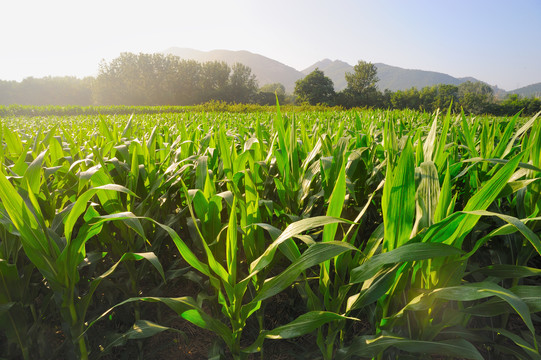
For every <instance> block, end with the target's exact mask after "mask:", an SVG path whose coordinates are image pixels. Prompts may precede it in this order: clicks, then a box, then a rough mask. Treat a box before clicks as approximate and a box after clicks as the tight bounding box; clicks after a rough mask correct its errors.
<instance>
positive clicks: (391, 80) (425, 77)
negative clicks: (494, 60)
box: [302, 59, 479, 91]
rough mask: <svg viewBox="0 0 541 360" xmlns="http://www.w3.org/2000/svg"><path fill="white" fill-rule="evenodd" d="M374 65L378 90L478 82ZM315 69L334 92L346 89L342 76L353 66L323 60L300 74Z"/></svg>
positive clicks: (469, 78) (350, 70)
mask: <svg viewBox="0 0 541 360" xmlns="http://www.w3.org/2000/svg"><path fill="white" fill-rule="evenodd" d="M374 65H375V66H376V68H377V69H378V78H379V81H378V83H377V86H378V88H379V89H380V90H385V89H389V90H392V91H396V90H406V89H409V88H411V87H414V86H415V87H416V88H417V89H422V88H423V87H425V86H432V85H436V84H451V85H459V84H461V83H463V82H466V81H472V82H476V81H479V80H477V79H475V78H472V77H467V78H455V77H452V76H451V75H447V74H443V73H439V72H434V71H425V70H411V69H403V68H399V67H396V66H390V65H386V64H382V63H376V64H374ZM316 68H318V69H319V70H321V71H323V72H324V73H325V76H328V77H329V78H330V79H331V80H332V81H333V83H334V88H335V90H336V91H340V90H343V89H345V88H346V86H347V83H346V79H345V76H344V75H345V74H346V73H347V72H353V66H352V65H349V64H348V63H346V62H343V61H340V60H334V61H332V60H329V59H324V60H321V61H319V62H317V63H315V64H313V65H312V66H310V67H308V68H306V69H304V70H302V73H303V74H305V75H308V74H309V73H311V72H312V71H314V70H315V69H316Z"/></svg>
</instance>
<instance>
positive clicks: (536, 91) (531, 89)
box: [509, 83, 541, 97]
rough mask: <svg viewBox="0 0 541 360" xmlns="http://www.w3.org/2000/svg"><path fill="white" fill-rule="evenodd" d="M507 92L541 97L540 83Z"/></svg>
mask: <svg viewBox="0 0 541 360" xmlns="http://www.w3.org/2000/svg"><path fill="white" fill-rule="evenodd" d="M509 93H510V94H517V95H520V96H526V97H530V96H534V97H541V83H537V84H532V85H528V86H524V87H521V88H519V89H515V90H512V91H509Z"/></svg>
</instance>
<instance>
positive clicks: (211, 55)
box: [162, 47, 304, 93]
mask: <svg viewBox="0 0 541 360" xmlns="http://www.w3.org/2000/svg"><path fill="white" fill-rule="evenodd" d="M162 53H164V54H172V55H176V56H178V57H180V58H181V59H187V60H195V61H198V62H207V61H224V62H226V63H227V64H228V65H230V66H231V65H233V64H234V63H237V62H238V63H241V64H244V65H246V66H248V67H250V68H251V69H252V74H254V75H255V76H256V78H257V80H258V82H259V86H263V85H265V84H270V83H277V82H278V83H281V84H283V85H284V86H285V88H286V91H287V92H288V93H292V92H293V90H294V89H295V81H297V80H298V79H300V78H302V77H304V75H303V74H302V73H301V72H300V71H298V70H296V69H294V68H292V67H291V66H287V65H285V64H282V63H281V62H278V61H276V60H273V59H270V58H268V57H265V56H263V55H259V54H254V53H251V52H249V51H244V50H241V51H231V50H212V51H199V50H194V49H187V48H178V47H172V48H169V49H167V50H165V51H163V52H162Z"/></svg>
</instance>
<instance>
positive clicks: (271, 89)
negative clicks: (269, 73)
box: [259, 83, 286, 95]
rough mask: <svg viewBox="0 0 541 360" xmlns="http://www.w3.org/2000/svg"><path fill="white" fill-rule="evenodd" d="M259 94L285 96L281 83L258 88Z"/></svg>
mask: <svg viewBox="0 0 541 360" xmlns="http://www.w3.org/2000/svg"><path fill="white" fill-rule="evenodd" d="M259 92H262V93H272V94H274V93H276V94H278V95H285V94H286V87H285V86H284V85H283V84H281V83H272V84H265V85H263V86H262V87H260V88H259Z"/></svg>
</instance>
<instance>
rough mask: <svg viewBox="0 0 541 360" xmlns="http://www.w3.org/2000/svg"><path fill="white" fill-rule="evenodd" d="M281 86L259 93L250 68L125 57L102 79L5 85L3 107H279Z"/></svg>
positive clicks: (1, 86) (0, 90) (102, 72)
mask: <svg viewBox="0 0 541 360" xmlns="http://www.w3.org/2000/svg"><path fill="white" fill-rule="evenodd" d="M275 93H277V94H278V96H279V98H280V99H282V100H284V99H285V88H284V86H283V85H281V84H267V85H265V86H263V87H261V88H259V86H258V84H257V80H256V78H255V75H253V74H252V70H251V69H250V68H249V67H247V66H246V65H243V64H240V63H236V64H234V65H232V66H229V65H228V64H227V63H225V62H219V61H211V62H205V63H199V62H197V61H193V60H182V59H180V58H179V57H177V56H173V55H162V54H133V53H122V54H120V56H119V57H117V58H115V59H113V60H112V61H111V62H105V61H102V62H101V63H100V64H99V70H98V75H97V76H96V77H95V78H94V77H89V78H85V79H77V78H75V77H45V78H41V79H36V78H32V77H30V78H26V79H24V80H23V81H21V82H16V81H0V105H10V104H20V105H80V106H89V105H141V106H149V105H173V106H174V105H196V104H202V103H205V102H208V101H211V100H214V101H224V102H228V103H246V104H247V103H257V104H263V105H264V104H275V103H276V95H275Z"/></svg>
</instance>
